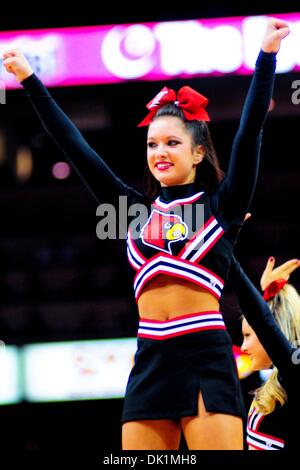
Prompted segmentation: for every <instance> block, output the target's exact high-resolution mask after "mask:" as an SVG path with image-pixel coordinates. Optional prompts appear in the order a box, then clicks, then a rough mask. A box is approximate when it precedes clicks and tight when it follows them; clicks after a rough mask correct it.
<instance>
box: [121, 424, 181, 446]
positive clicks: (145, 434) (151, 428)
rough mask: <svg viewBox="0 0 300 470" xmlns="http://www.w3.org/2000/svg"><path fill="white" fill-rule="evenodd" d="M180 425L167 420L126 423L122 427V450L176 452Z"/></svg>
mask: <svg viewBox="0 0 300 470" xmlns="http://www.w3.org/2000/svg"><path fill="white" fill-rule="evenodd" d="M180 435H181V427H180V423H179V422H177V421H173V420H168V419H157V420H152V419H149V420H142V421H127V422H126V423H124V424H123V426H122V449H123V450H178V449H179V443H180Z"/></svg>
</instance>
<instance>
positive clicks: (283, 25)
mask: <svg viewBox="0 0 300 470" xmlns="http://www.w3.org/2000/svg"><path fill="white" fill-rule="evenodd" d="M288 34H290V28H289V25H288V23H287V22H286V21H283V20H279V19H278V18H272V17H271V18H269V19H268V24H267V29H266V33H265V37H264V39H263V42H262V46H261V48H262V50H263V51H264V52H278V51H279V49H280V44H281V41H282V39H284V38H285V37H286V36H287V35H288Z"/></svg>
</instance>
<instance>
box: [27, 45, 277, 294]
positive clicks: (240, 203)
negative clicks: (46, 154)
mask: <svg viewBox="0 0 300 470" xmlns="http://www.w3.org/2000/svg"><path fill="white" fill-rule="evenodd" d="M275 68H276V54H275V53H265V52H263V51H260V53H259V55H258V58H257V61H256V66H255V72H254V74H253V77H252V80H251V84H250V87H249V90H248V93H247V96H246V100H245V104H244V106H243V111H242V115H241V119H240V124H239V127H238V130H237V133H236V136H235V138H234V141H233V145H232V150H231V156H230V162H229V167H228V171H227V175H226V177H225V178H224V179H223V181H222V182H221V183H220V184H219V185H218V186H217V188H216V189H215V190H214V191H212V192H210V193H206V194H202V193H201V197H200V196H198V195H199V194H200V193H199V191H200V192H201V190H202V188H197V187H195V185H194V184H187V185H179V186H170V187H165V188H162V189H161V195H160V197H159V199H158V200H156V201H155V204H156V207H154V203H153V201H150V200H149V198H147V197H146V196H145V195H144V194H141V193H140V192H138V191H136V190H135V189H134V188H132V187H130V186H128V185H127V184H125V183H124V182H123V181H122V180H121V179H120V178H118V177H117V176H116V175H115V174H114V173H113V172H112V170H111V169H110V168H109V167H108V165H107V164H106V163H105V162H104V161H103V159H102V158H101V157H100V155H98V154H97V153H96V152H95V151H94V150H93V149H92V148H91V147H90V146H89V144H88V143H87V142H86V140H85V139H84V138H83V136H82V134H81V133H80V131H79V130H78V129H77V128H76V127H75V126H74V124H73V123H72V122H71V120H70V119H69V118H68V117H67V116H66V114H65V113H64V112H63V111H62V110H61V109H60V107H59V106H58V105H57V103H56V102H55V101H54V99H53V98H52V97H51V95H50V93H49V92H48V90H47V89H46V88H45V86H44V85H43V84H42V82H41V81H40V80H39V79H38V78H37V76H36V75H34V74H32V75H31V76H30V77H28V78H27V79H25V80H24V81H23V82H22V85H23V87H24V88H25V90H26V92H27V94H28V96H29V98H30V100H31V102H32V104H33V106H34V108H35V109H36V112H37V114H38V116H39V117H40V120H41V122H42V124H43V126H44V128H45V129H46V131H47V132H48V133H49V135H50V136H51V137H52V138H53V139H54V141H55V142H56V143H57V144H58V145H59V147H60V148H61V149H62V150H63V152H64V153H65V155H66V157H67V159H68V160H69V161H70V162H71V164H72V165H73V166H74V167H75V169H76V171H77V172H78V174H79V175H80V177H81V178H82V179H83V181H84V182H85V184H86V185H87V186H88V188H89V189H90V191H91V192H92V194H93V195H94V196H95V198H96V200H97V201H98V202H108V203H111V202H112V203H114V204H117V203H118V197H119V196H121V195H122V196H127V197H128V206H129V205H130V204H133V203H142V204H144V205H146V206H147V207H149V210H151V216H150V217H149V218H146V219H145V222H144V223H143V224H141V225H142V229H141V236H140V237H139V239H138V240H137V242H136V244H135V242H128V243H129V246H128V248H129V251H130V253H129V256H128V257H129V262H130V264H131V267H132V268H133V269H134V270H136V271H138V272H139V274H141V276H140V277H139V279H138V280H137V281H136V283H135V292H136V298H138V295H139V292H140V291H141V288H142V287H141V286H143V285H144V284H145V282H146V281H147V279H150V278H151V277H153V275H156V274H157V273H160V272H163V273H167V274H168V273H171V272H172V273H173V275H174V269H175V271H176V275H178V276H179V277H181V278H185V279H188V280H190V281H191V282H194V283H196V284H198V285H201V286H202V287H205V288H207V289H208V290H209V291H210V292H211V293H212V294H213V295H215V296H216V297H217V298H219V297H220V295H221V292H222V289H223V285H224V282H225V279H226V276H227V272H228V268H229V265H230V259H231V253H232V249H233V246H234V243H235V240H236V237H237V233H238V226H239V225H240V224H241V223H242V221H243V219H244V217H245V214H246V212H247V210H248V207H249V204H250V202H251V198H252V195H253V191H254V188H255V184H256V180H257V174H258V167H259V154H260V145H261V137H262V128H263V124H264V121H265V118H266V115H267V112H268V108H269V104H270V100H271V97H272V92H273V84H274V76H275ZM122 158H124V156H122ZM127 158H130V157H127ZM200 170H201V168H200ZM102 181H105V185H106V187H107V188H108V189H107V192H106V194H105V200H103V190H102V188H101V182H102ZM178 200H179V201H181V202H180V203H179V204H178V205H179V206H180V204H182V201H183V204H185V203H186V202H187V201H190V200H192V201H193V203H194V206H195V205H196V204H197V203H198V202H200V204H203V205H204V206H205V214H204V224H207V225H206V226H207V227H208V228H207V234H206V235H205V237H206V238H205V237H204V238H201V237H202V235H201V230H202V229H201V227H200V226H197V227H196V230H198V234H199V237H198V238H199V243H198V244H195V247H194V248H193V250H192V251H190V252H189V251H188V249H189V248H188V247H187V241H189V240H190V238H189V236H188V235H190V233H191V232H192V228H191V226H192V225H193V224H194V222H195V221H192V222H193V224H191V223H189V222H187V220H186V219H184V220H183V219H180V218H173V219H169V225H170V224H171V225H172V224H174V225H175V226H176V227H179V229H180V230H181V231H182V233H181V234H180V238H175V239H173V240H172V242H170V240H165V239H164V238H163V237H164V233H163V230H161V231H160V233H161V234H162V235H161V237H162V239H161V240H154V241H153V240H150V241H149V240H148V239H147V240H146V234H147V236H148V233H149V230H148V231H147V229H148V228H149V226H150V223H152V222H153V223H154V219H155V216H157V213H158V211H160V212H161V211H163V212H164V214H166V217H169V213H168V212H166V207H167V208H168V207H171V206H172V205H173V202H174V201H178ZM152 203H153V204H152ZM152 216H153V217H152ZM165 222H166V219H165V218H164V223H165ZM175 222H176V223H175ZM155 223H161V221H158V222H155ZM197 223H198V225H199V223H200V221H198V220H196V225H197ZM168 233H170V231H169V232H168ZM174 233H175V235H174V236H177V237H178V230H177V232H174ZM167 236H169V235H167ZM172 236H173V235H172ZM198 238H197V240H198ZM203 244H204V245H205V244H206V245H205V246H207V249H206V250H204V249H202V245H203ZM201 250H202V251H201ZM160 253H162V255H163V257H162V258H159V260H160V261H161V263H160V264H159V265H157V266H154V265H153V264H150V261H149V260H153V258H154V257H155V256H156V255H158V254H160ZM165 253H167V255H166V254H165ZM181 255H182V256H181ZM178 258H180V262H179V260H178ZM194 260H196V261H194ZM200 261H201V266H199V262H200ZM149 264H150V266H149ZM148 267H149V270H148ZM151 269H153V273H152V271H151ZM152 274H153V275H152ZM138 284H139V285H138Z"/></svg>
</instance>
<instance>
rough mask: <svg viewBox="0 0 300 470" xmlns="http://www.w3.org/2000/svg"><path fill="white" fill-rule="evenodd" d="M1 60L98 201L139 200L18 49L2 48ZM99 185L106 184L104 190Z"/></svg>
mask: <svg viewBox="0 0 300 470" xmlns="http://www.w3.org/2000/svg"><path fill="white" fill-rule="evenodd" d="M3 59H4V60H3V64H4V66H5V68H6V70H7V71H8V72H10V73H13V74H14V75H15V78H16V80H17V81H18V82H19V83H21V85H22V86H23V87H24V89H25V90H26V93H27V95H28V96H29V99H30V101H31V103H32V105H33V107H34V108H35V110H36V112H37V114H38V116H39V118H40V121H41V123H42V125H43V127H44V128H45V130H46V131H47V133H48V134H49V135H50V136H51V137H52V138H53V140H54V141H55V142H56V143H57V144H58V146H59V147H60V148H61V149H62V151H63V152H64V154H65V155H66V158H67V159H68V160H69V161H70V163H71V164H72V166H73V167H74V168H75V170H76V171H77V173H78V174H79V176H80V177H81V179H82V180H83V182H84V183H85V185H86V186H87V187H88V189H89V190H90V191H91V193H92V194H93V195H94V197H95V199H96V200H97V201H98V202H117V200H118V196H121V195H125V196H128V197H129V202H130V203H133V202H143V196H142V195H141V194H140V193H139V192H138V191H135V190H134V189H133V188H131V187H129V186H128V185H126V184H125V183H123V182H122V181H121V180H120V178H118V177H117V176H116V175H115V174H114V173H113V171H112V170H111V169H110V168H109V166H108V165H107V164H106V163H105V162H104V161H103V159H102V158H101V157H100V156H99V155H98V154H97V153H96V152H95V151H94V150H93V149H92V148H91V147H90V145H89V144H88V143H87V142H86V140H85V139H84V137H83V136H82V134H81V132H80V131H79V130H78V129H77V127H76V126H75V125H74V124H73V122H72V121H71V120H70V119H69V118H68V116H67V115H66V114H65V113H64V112H63V111H62V110H61V108H60V107H59V106H58V105H57V103H56V102H55V101H54V99H53V98H52V96H51V95H50V93H49V91H48V90H47V88H46V87H45V86H44V85H43V83H42V82H41V81H40V80H39V79H38V77H37V76H36V75H35V74H34V73H33V70H32V68H31V66H30V64H29V62H28V61H27V59H26V58H25V56H24V55H23V54H22V53H21V51H20V50H19V49H13V50H11V51H8V52H5V53H4V55H3ZM103 185H105V187H108V188H109V193H108V194H106V193H105V194H104V191H103V189H102V188H103Z"/></svg>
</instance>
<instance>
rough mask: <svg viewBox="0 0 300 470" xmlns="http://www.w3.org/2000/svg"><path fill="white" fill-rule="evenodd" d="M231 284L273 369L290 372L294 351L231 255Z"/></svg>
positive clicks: (264, 303) (259, 295)
mask: <svg viewBox="0 0 300 470" xmlns="http://www.w3.org/2000/svg"><path fill="white" fill-rule="evenodd" d="M230 281H231V283H232V287H233V289H234V292H235V294H236V296H237V299H238V301H239V304H240V306H241V309H242V312H243V314H244V315H245V318H246V320H247V321H248V323H249V325H251V327H252V328H253V330H254V331H255V333H256V335H257V336H258V338H259V340H260V342H261V344H262V345H263V347H264V349H265V350H266V351H267V353H268V355H269V356H270V358H271V359H272V361H273V363H274V364H275V366H276V367H277V368H278V369H279V370H280V371H284V370H287V371H288V370H290V369H291V367H293V362H292V354H293V352H294V351H295V349H296V348H294V347H293V346H292V345H291V344H290V342H289V341H288V339H287V338H286V337H285V335H284V334H283V333H282V331H281V330H280V328H279V326H278V324H277V323H276V321H275V319H274V317H273V314H272V312H271V310H270V308H269V306H268V304H267V302H266V301H265V300H264V299H263V297H262V295H261V294H260V292H259V291H258V290H257V289H256V287H255V286H254V285H253V283H252V282H251V281H250V279H249V278H248V276H247V275H246V273H245V272H244V270H243V269H242V267H241V266H240V264H239V262H238V261H237V260H236V258H235V257H234V256H233V259H232V263H231V267H230Z"/></svg>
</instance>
